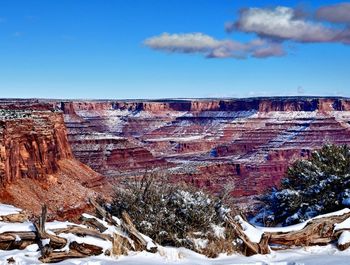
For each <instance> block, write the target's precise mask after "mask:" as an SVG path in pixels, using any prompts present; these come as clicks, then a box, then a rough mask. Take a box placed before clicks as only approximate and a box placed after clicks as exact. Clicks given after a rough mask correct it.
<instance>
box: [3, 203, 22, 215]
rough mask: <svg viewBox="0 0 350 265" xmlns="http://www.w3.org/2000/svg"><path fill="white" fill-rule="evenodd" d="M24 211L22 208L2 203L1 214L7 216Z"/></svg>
mask: <svg viewBox="0 0 350 265" xmlns="http://www.w3.org/2000/svg"><path fill="white" fill-rule="evenodd" d="M20 212H22V209H19V208H16V207H14V206H12V205H8V204H0V216H6V215H10V214H18V213H20Z"/></svg>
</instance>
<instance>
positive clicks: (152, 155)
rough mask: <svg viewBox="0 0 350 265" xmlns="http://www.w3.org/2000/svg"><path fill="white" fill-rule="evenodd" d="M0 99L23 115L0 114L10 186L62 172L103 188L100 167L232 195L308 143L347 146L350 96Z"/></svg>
mask: <svg viewBox="0 0 350 265" xmlns="http://www.w3.org/2000/svg"><path fill="white" fill-rule="evenodd" d="M0 102H1V109H3V111H5V110H6V109H7V110H8V111H9V110H11V111H14V112H16V113H17V114H16V115H19V114H18V113H21V115H22V116H20V117H17V118H15V119H13V118H11V117H10V116H8V117H7V118H6V117H4V118H3V119H2V120H1V127H0V130H1V137H2V138H1V142H0V144H1V146H0V151H1V161H0V173H1V180H2V182H3V183H5V184H6V183H9V182H12V181H13V180H17V179H22V180H23V179H24V180H28V179H30V181H32V180H40V179H45V178H46V179H47V178H48V177H47V176H51V175H52V176H56V177H57V176H58V175H59V176H60V177H61V178H64V179H66V180H67V179H68V178H69V177H68V176H74V177H71V178H73V179H75V180H78V179H79V178H82V179H84V180H82V181H81V182H84V183H85V184H86V183H90V184H89V185H92V186H94V185H97V186H98V184H96V183H99V181H94V179H99V176H100V177H101V175H98V173H96V172H95V171H97V172H99V173H100V174H102V175H104V176H107V177H108V180H109V182H115V181H122V180H126V181H127V180H128V179H129V178H134V177H135V176H136V177H137V176H141V175H142V174H144V173H145V172H146V171H151V170H152V171H157V172H159V173H160V174H161V175H162V174H166V175H168V176H170V179H171V181H186V182H190V183H193V184H195V185H197V186H199V187H205V188H208V189H211V190H212V191H213V192H220V191H221V190H222V189H223V187H225V186H232V185H231V184H232V183H234V188H233V189H232V195H234V196H250V195H256V194H260V193H261V192H263V191H265V190H266V189H267V188H268V187H271V186H274V185H278V183H279V181H280V179H281V178H282V177H283V175H284V173H285V171H286V169H287V168H288V166H289V165H290V164H291V163H292V162H293V161H295V160H296V159H300V158H302V159H303V158H307V157H309V156H310V154H311V152H312V150H314V149H317V148H320V147H321V146H322V145H324V144H327V143H335V144H350V99H347V98H318V97H289V98H248V99H193V100H180V99H179V100H170V99H168V100H35V99H33V100H11V99H8V100H6V99H3V100H1V101H0ZM23 109H30V110H31V111H30V113H29V114H28V113H26V112H25V111H23ZM8 113H9V112H8ZM28 115H29V116H28ZM5 116H6V115H5ZM62 117H63V118H64V124H63V120H62ZM67 140H68V141H67ZM76 159H77V160H79V161H80V162H78V161H77V160H76ZM72 163H73V164H72ZM79 163H80V164H79ZM72 165H75V166H72ZM86 165H88V166H89V167H88V168H89V169H86ZM90 167H91V168H92V169H93V170H94V171H93V170H91V169H90ZM76 168H77V169H78V171H81V172H85V173H84V174H79V172H78V171H77V170H76ZM63 171H64V172H63ZM63 175H64V176H65V177H62V176H63ZM88 176H94V177H93V178H89V177H88ZM50 178H51V177H50ZM56 182H57V181H56ZM56 182H55V181H53V183H56ZM58 182H60V181H58ZM51 186H52V187H54V185H51ZM51 186H50V187H51ZM85 186H86V185H85ZM85 188H86V187H85ZM57 192H58V191H57ZM82 196H83V195H82ZM84 196H85V195H84Z"/></svg>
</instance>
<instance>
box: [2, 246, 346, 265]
mask: <svg viewBox="0 0 350 265" xmlns="http://www.w3.org/2000/svg"><path fill="white" fill-rule="evenodd" d="M39 256H40V254H39V252H37V248H36V246H34V245H32V246H28V247H27V249H26V250H11V251H0V264H1V265H2V264H9V263H8V262H7V260H8V259H11V258H13V259H14V260H15V261H14V263H12V264H18V265H27V264H42V263H41V262H40V261H38V257H39ZM349 263H350V250H345V251H339V250H338V249H337V248H336V247H335V246H333V245H328V246H323V247H319V246H317V247H308V248H297V249H293V250H281V251H273V252H272V253H271V254H268V255H254V256H251V257H245V256H241V255H232V256H220V257H219V258H215V259H208V258H206V257H205V256H203V255H199V254H197V253H195V252H193V251H190V250H187V249H183V248H180V249H175V248H160V250H159V253H156V254H152V253H149V252H141V253H130V254H129V255H128V256H121V257H119V258H117V259H116V258H112V257H106V256H103V255H101V256H97V257H89V258H84V259H70V260H66V261H63V262H60V263H57V264H61V265H73V264H77V265H103V264H105V265H110V264H120V265H141V264H142V265H158V264H159V265H162V264H167V265H172V264H174V265H175V264H178V265H234V264H240V265H245V264H255V265H268V264H271V265H302V264H305V265H323V264H336V265H343V264H349Z"/></svg>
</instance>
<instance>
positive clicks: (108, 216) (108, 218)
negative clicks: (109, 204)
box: [89, 198, 119, 227]
mask: <svg viewBox="0 0 350 265" xmlns="http://www.w3.org/2000/svg"><path fill="white" fill-rule="evenodd" d="M89 202H90V203H91V205H92V206H94V207H95V209H96V212H97V213H98V215H100V217H101V218H102V219H104V220H105V221H106V222H108V223H110V224H113V225H115V226H117V227H118V226H119V224H118V222H117V221H116V220H114V219H113V217H112V215H111V214H110V213H109V212H107V211H106V210H105V209H103V207H101V205H99V204H98V203H97V202H96V201H95V200H94V199H91V198H90V199H89Z"/></svg>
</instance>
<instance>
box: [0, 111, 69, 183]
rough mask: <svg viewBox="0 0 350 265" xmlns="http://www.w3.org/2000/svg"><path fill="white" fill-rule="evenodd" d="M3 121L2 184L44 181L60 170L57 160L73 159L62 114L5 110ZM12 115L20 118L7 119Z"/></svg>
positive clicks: (1, 147)
mask: <svg viewBox="0 0 350 265" xmlns="http://www.w3.org/2000/svg"><path fill="white" fill-rule="evenodd" d="M3 113H4V114H3V119H2V120H0V126H1V132H0V137H1V138H0V150H1V153H0V168H1V171H0V172H1V177H0V180H1V183H2V184H6V183H10V182H13V181H15V180H18V179H21V178H33V179H39V180H40V179H43V178H45V177H46V175H47V174H53V173H55V172H56V171H57V169H58V165H57V161H58V160H60V159H67V158H72V156H73V155H72V151H71V148H70V145H69V143H68V139H67V133H66V127H65V125H64V121H63V116H62V114H61V113H53V112H51V111H18V112H16V111H12V110H4V111H3ZM8 115H14V116H17V118H11V119H6V117H8Z"/></svg>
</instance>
